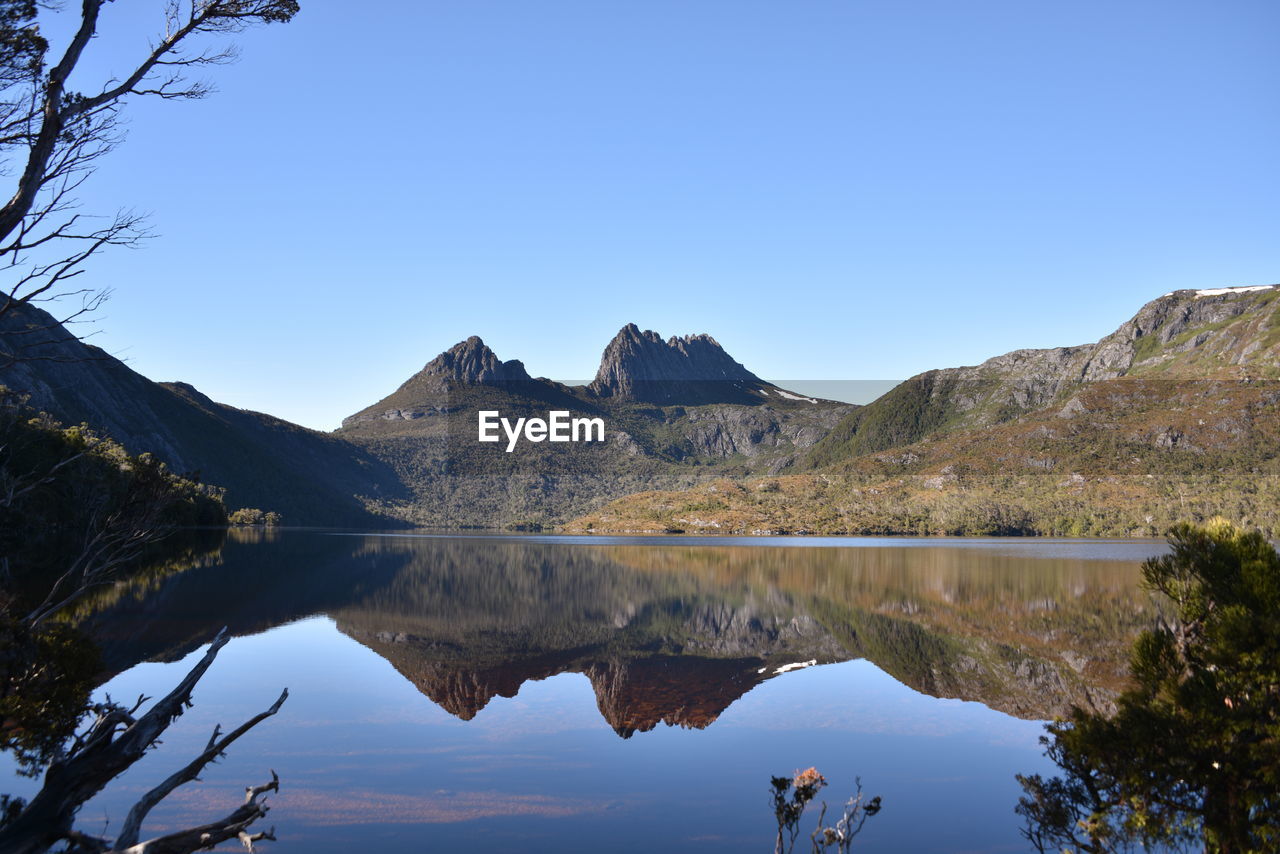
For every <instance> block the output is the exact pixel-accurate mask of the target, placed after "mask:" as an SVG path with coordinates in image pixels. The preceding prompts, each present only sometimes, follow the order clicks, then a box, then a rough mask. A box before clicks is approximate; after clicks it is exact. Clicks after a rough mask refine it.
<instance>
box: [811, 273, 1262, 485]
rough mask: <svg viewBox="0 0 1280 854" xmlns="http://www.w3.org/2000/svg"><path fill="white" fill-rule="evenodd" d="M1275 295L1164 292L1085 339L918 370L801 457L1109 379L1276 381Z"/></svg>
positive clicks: (915, 432)
mask: <svg viewBox="0 0 1280 854" xmlns="http://www.w3.org/2000/svg"><path fill="white" fill-rule="evenodd" d="M1277 298H1280V286H1276V285H1267V286H1258V287H1248V288H1219V289H1212V290H1201V291H1194V290H1181V291H1174V292H1173V293H1169V294H1165V295H1164V296H1162V297H1160V298H1159V299H1156V300H1153V301H1151V302H1149V303H1147V304H1146V305H1145V306H1143V307H1142V309H1141V310H1140V311H1139V312H1138V313H1137V314H1136V315H1135V316H1134V317H1133V318H1132V319H1130V320H1129V321H1127V322H1126V323H1124V324H1122V325H1121V326H1120V328H1118V329H1117V330H1116V331H1115V332H1113V333H1111V334H1110V335H1108V336H1107V337H1105V338H1103V339H1102V340H1101V341H1098V342H1097V343H1095V344H1085V345H1081V346H1076V347H1056V348H1052V349H1045V350H1015V351H1013V352H1012V353H1006V354H1004V355H1002V356H996V357H995V358H992V359H989V360H987V361H986V362H983V363H982V364H981V365H977V366H974V367H963V368H946V369H942V370H933V371H926V372H925V373H923V374H919V375H917V376H914V377H912V378H911V379H909V380H907V381H906V382H904V383H902V384H901V385H899V386H897V387H896V388H894V389H893V390H891V391H890V392H889V393H888V394H885V395H884V396H883V397H881V398H879V399H878V400H876V401H873V402H872V403H870V404H868V405H867V406H865V407H863V408H861V409H859V410H858V411H856V412H854V413H851V414H850V415H849V417H847V418H846V419H845V420H844V421H842V422H841V423H840V424H839V425H837V426H836V427H835V428H834V429H833V430H832V431H831V433H830V434H829V435H828V436H827V437H826V438H825V439H823V440H822V441H821V442H819V443H818V444H817V445H815V446H814V448H813V449H812V451H810V453H809V454H808V455H807V457H806V460H805V462H806V464H807V465H808V466H809V467H814V468H816V467H821V466H826V465H830V464H832V463H835V462H839V461H841V460H846V459H849V458H852V457H856V456H859V455H862V454H868V453H873V452H876V451H882V450H885V449H888V448H892V447H896V446H899V445H907V444H910V443H912V442H916V441H919V440H921V439H924V438H926V437H928V436H932V435H935V434H939V433H943V432H947V431H953V430H962V429H968V428H975V427H988V426H992V425H995V424H1000V423H1004V422H1008V421H1012V420H1013V419H1015V418H1018V417H1019V416H1021V415H1024V414H1026V413H1028V412H1032V411H1035V410H1037V409H1041V408H1043V407H1046V406H1049V405H1051V404H1052V403H1054V402H1055V401H1060V402H1065V400H1066V398H1067V397H1069V396H1070V394H1071V393H1072V392H1073V391H1074V390H1076V389H1079V388H1080V387H1082V386H1083V385H1085V384H1087V383H1094V382H1099V381H1103V380H1109V379H1115V378H1118V377H1144V378H1151V379H1156V378H1159V379H1165V380H1170V381H1181V380H1188V379H1207V378H1234V379H1249V378H1252V379H1258V378H1273V379H1274V378H1280V303H1278V302H1277Z"/></svg>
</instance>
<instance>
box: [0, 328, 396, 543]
mask: <svg viewBox="0 0 1280 854" xmlns="http://www.w3.org/2000/svg"><path fill="white" fill-rule="evenodd" d="M0 366H3V367H0V385H3V386H5V387H7V388H9V389H10V390H12V391H15V392H18V393H19V394H22V395H25V396H26V397H27V398H28V403H29V405H30V406H32V407H33V408H35V409H39V410H43V411H45V412H48V413H49V414H50V415H52V416H53V417H55V418H57V419H58V420H59V421H61V422H63V423H64V424H81V423H84V424H88V425H89V426H90V427H92V428H93V429H94V430H97V431H99V432H101V433H103V434H105V435H108V436H110V437H111V438H113V439H115V440H116V441H118V442H119V443H120V444H122V445H123V446H124V447H125V448H126V449H127V450H129V451H130V452H131V453H135V454H139V453H144V452H147V453H152V454H154V455H155V456H157V457H159V458H160V459H161V460H163V461H164V462H165V463H167V464H168V466H169V467H170V468H171V469H173V470H174V471H176V472H178V473H192V474H195V475H196V476H197V477H198V478H199V479H200V480H202V481H203V482H205V483H211V484H214V485H216V486H220V487H222V488H224V489H225V490H226V496H225V500H226V503H227V507H228V509H229V510H234V509H237V508H240V507H258V508H262V509H266V510H275V511H277V512H279V513H281V514H282V515H283V516H284V519H285V521H286V522H287V523H288V524H298V525H369V524H374V523H376V524H379V525H385V524H387V522H386V521H385V520H382V521H378V520H377V519H376V517H374V516H373V515H371V514H370V513H369V512H368V511H367V510H366V508H365V503H364V500H362V497H368V498H369V499H370V500H373V499H387V498H398V497H400V496H401V495H402V494H403V493H402V492H401V489H400V487H399V484H398V479H397V478H396V476H395V474H394V473H393V472H392V471H391V470H390V469H389V468H388V467H387V466H386V465H385V464H384V463H382V462H380V461H379V460H377V459H376V458H374V457H373V456H371V455H369V454H368V453H367V452H365V451H364V450H362V449H361V448H359V447H357V446H355V445H352V444H350V443H348V442H345V441H343V440H342V439H341V438H340V437H336V436H331V435H327V434H324V433H319V432H316V431H314V430H308V429H306V428H304V427H299V426H298V425H296V424H291V423H289V422H288V421H283V420H281V419H279V418H274V417H272V416H270V415H265V414H263V413H260V412H251V411H249V410H244V409H236V408H235V407H232V406H227V405H226V404H222V403H217V402H215V401H213V400H210V399H209V398H208V397H206V396H205V395H203V394H201V393H200V392H199V391H197V390H196V389H195V388H193V387H192V386H190V385H188V384H186V383H180V382H178V383H157V382H152V381H151V380H149V379H147V378H146V377H144V376H142V375H141V374H139V373H137V372H136V371H134V370H132V369H131V368H129V367H128V366H127V365H125V364H124V363H123V362H121V361H120V360H118V359H116V358H114V357H112V356H111V355H109V354H108V353H106V352H105V351H103V350H101V349H100V348H98V347H94V346H91V345H88V344H85V343H84V342H82V341H80V340H78V339H76V338H75V337H74V336H73V335H71V334H70V333H68V332H67V330H66V329H64V328H63V327H62V326H61V325H59V324H58V323H57V321H55V320H54V318H53V317H52V316H51V315H49V314H48V313H47V312H45V311H43V310H41V309H39V308H37V307H35V306H30V305H21V304H15V305H14V306H13V307H12V308H11V309H10V310H9V311H7V312H5V313H4V314H2V315H0Z"/></svg>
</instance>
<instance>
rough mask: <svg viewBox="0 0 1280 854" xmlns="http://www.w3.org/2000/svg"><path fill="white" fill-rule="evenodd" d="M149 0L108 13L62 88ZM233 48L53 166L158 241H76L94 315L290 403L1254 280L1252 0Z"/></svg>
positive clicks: (474, 2)
mask: <svg viewBox="0 0 1280 854" xmlns="http://www.w3.org/2000/svg"><path fill="white" fill-rule="evenodd" d="M161 7H162V4H161V3H159V2H132V3H128V4H126V3H113V4H110V5H108V6H107V7H106V8H105V10H104V13H103V14H104V18H105V25H104V32H103V35H102V37H101V38H100V39H98V40H97V41H95V43H94V44H93V45H92V46H91V53H90V55H89V57H88V59H87V64H86V66H85V68H84V73H83V74H82V75H81V77H80V78H78V82H79V83H80V85H82V86H84V87H85V88H89V87H91V86H92V84H93V81H94V80H96V79H99V78H101V76H103V75H109V74H112V73H114V74H116V75H121V74H123V73H124V72H125V71H126V70H127V67H128V60H129V59H130V58H131V57H134V56H136V55H137V53H138V52H139V50H140V49H142V48H144V47H145V42H146V37H147V36H149V35H152V34H153V33H155V32H157V31H158V29H159V28H160V26H161V24H162V19H161V11H160V10H161ZM51 32H55V33H56V26H55V27H54V28H53V29H52V30H51ZM236 41H237V42H238V44H239V45H240V47H241V49H242V58H241V59H240V61H239V62H238V63H237V64H235V65H233V66H229V67H225V68H219V69H214V70H213V71H212V72H211V73H210V74H208V79H209V80H210V81H211V82H213V83H214V84H215V85H216V86H217V88H218V90H219V91H218V93H217V94H216V95H214V96H213V97H211V98H210V99H208V100H205V101H201V102H196V103H161V102H156V101H143V100H136V99H135V101H133V102H132V103H130V104H129V107H128V116H129V125H128V130H129V138H128V140H127V142H125V144H124V145H122V146H121V147H120V148H119V149H118V150H116V151H115V152H113V153H112V154H111V155H110V156H109V157H108V158H107V159H106V160H104V161H103V162H102V167H101V169H100V170H99V173H98V174H97V175H96V176H94V178H93V179H92V181H91V183H90V184H89V185H88V186H87V187H86V189H85V192H84V193H83V200H84V203H85V208H86V210H87V211H90V212H99V213H111V212H113V211H115V210H116V209H117V208H120V207H127V208H134V209H137V210H141V211H146V212H149V213H150V215H151V220H150V222H151V225H152V228H153V229H154V231H155V233H156V235H157V237H156V238H155V239H154V240H151V241H148V242H147V243H146V245H145V246H144V247H142V248H141V249H138V250H126V251H117V252H114V253H112V254H109V255H105V256H102V257H101V258H99V259H97V260H95V261H94V262H93V265H92V267H91V270H90V273H89V274H88V276H87V278H88V279H90V281H87V282H86V284H91V285H95V286H98V287H110V288H111V289H113V292H114V295H113V297H112V298H111V300H110V302H109V303H108V304H107V305H106V306H105V307H104V308H103V310H102V311H101V312H100V313H99V317H98V320H97V323H96V329H97V330H98V333H97V335H96V336H95V337H94V338H93V339H91V340H92V341H93V342H94V343H97V344H98V345H99V346H102V347H104V348H105V349H107V350H108V351H109V352H112V353H114V354H116V355H119V356H121V357H123V358H125V359H126V360H127V361H128V362H129V364H130V365H131V366H132V367H133V368H134V369H135V370H138V371H140V372H141V373H143V374H145V375H147V376H149V377H151V378H152V379H157V380H172V379H181V380H184V381H187V382H190V383H192V384H194V385H195V386H196V387H198V388H200V389H201V390H202V391H204V392H205V393H207V394H209V395H210V396H212V397H213V398H215V399H217V400H221V401H224V402H226V403H230V404H233V405H235V406H240V407H246V408H251V409H257V410H262V411H266V412H270V413H272V414H275V415H278V416H281V417H284V418H288V419H290V420H293V421H297V422H299V423H302V424H306V425H308V426H312V427H316V428H320V429H331V428H333V427H335V426H337V424H338V423H339V422H340V420H341V418H342V417H343V416H345V415H348V414H350V413H352V412H355V411H357V410H359V409H361V408H363V407H364V406H367V405H368V404H370V403H372V402H374V401H375V400H377V399H379V398H381V397H382V396H384V395H386V394H387V393H389V392H390V391H392V390H393V389H394V388H395V387H396V386H398V385H399V384H400V383H401V382H402V381H403V380H404V379H406V378H407V377H408V376H409V375H410V374H411V373H413V372H414V371H416V370H417V369H419V368H420V367H421V366H422V365H423V364H424V363H425V362H427V361H428V360H429V359H431V358H432V357H433V356H434V355H436V354H437V353H439V352H440V351H442V350H444V349H446V348H447V347H449V346H451V345H452V344H454V343H455V342H457V341H459V340H461V339H463V338H466V337H467V336H469V335H473V334H475V335H480V336H481V337H483V338H484V339H485V341H486V342H487V343H489V344H490V346H492V347H493V348H494V349H495V350H496V351H497V353H498V355H499V356H500V357H502V358H504V359H510V358H519V359H522V360H523V361H524V362H525V364H526V366H527V367H528V369H529V371H530V372H531V373H532V374H534V375H535V376H538V375H542V376H550V377H554V378H586V377H590V376H591V375H592V374H593V373H594V372H595V368H596V366H597V364H598V361H599V357H600V352H601V350H602V349H603V348H604V345H605V344H606V343H607V342H608V340H609V339H610V338H611V337H612V336H613V334H614V333H616V332H617V330H618V329H619V328H620V327H621V326H623V325H624V324H625V323H628V322H635V323H637V324H639V325H640V326H641V327H642V328H652V329H655V330H657V331H659V332H661V333H662V334H663V335H672V334H687V333H692V332H708V333H710V334H712V335H714V336H715V337H716V338H717V339H718V340H719V341H720V342H721V343H722V344H723V345H724V346H725V348H726V349H727V350H728V351H729V352H730V353H731V354H733V355H734V356H735V357H736V358H737V359H738V360H739V361H741V362H743V363H744V364H746V365H747V367H749V368H750V369H752V370H753V371H755V372H756V373H757V374H760V375H761V376H764V377H766V378H769V379H793V380H794V379H811V380H867V379H872V380H882V379H901V378H905V377H907V376H909V375H911V374H914V373H917V372H919V371H922V370H926V369H929V368H933V367H946V366H951V365H958V364H973V363H975V362H978V361H981V360H982V359H985V358H987V357H989V356H992V355H996V354H998V353H1001V352H1004V351H1007V350H1011V349H1015V348H1019V347H1048V346H1058V345H1065V344H1078V343H1083V342H1086V341H1090V340H1095V339H1097V338H1099V337H1101V336H1102V335H1104V334H1106V333H1107V332H1109V331H1111V330H1112V329H1114V328H1115V327H1116V326H1117V325H1118V324H1119V323H1121V322H1122V321H1124V320H1125V319H1127V318H1128V317H1130V316H1131V315H1132V314H1133V313H1134V312H1136V311H1137V309H1138V308H1139V307H1140V306H1141V305H1142V304H1143V303H1144V302H1146V301H1148V300H1150V299H1152V298H1155V297H1157V296H1159V295H1160V294H1162V293H1165V292H1167V291H1170V290H1174V289H1177V288H1208V287H1221V286H1226V285H1250V284H1265V283H1272V282H1276V281H1280V242H1278V241H1277V235H1278V234H1280V208H1278V204H1280V202H1278V200H1280V167H1278V166H1277V162H1278V159H1277V157H1276V146H1275V141H1276V140H1277V139H1280V98H1277V97H1276V93H1277V91H1280V52H1278V51H1276V50H1275V45H1276V44H1277V42H1278V41H1280V4H1276V3H1275V2H1272V0H1263V1H1261V2H1245V1H1244V0H1219V2H1214V3H1204V2H1198V0H1197V2H1184V1H1183V0H1151V2H1145V1H1144V0H1126V2H1115V0H1105V2H1094V0H1071V2H1053V0H1046V2H1037V3H1027V2H1025V1H1024V0H1007V2H1002V1H1001V0H972V2H965V3H956V2H951V0H935V1H933V2H926V0H876V1H874V2H873V1H872V0H808V2H805V3H781V2H776V0H773V1H772V2H761V0H698V2H688V0H643V2H639V0H635V1H634V2H632V1H631V0H620V2H608V3H601V2H599V1H598V0H573V2H569V0H542V2H538V3H529V2H525V0H465V2H463V0H454V2H434V0H433V1H432V2H391V0H381V2H379V1H378V0H370V2H366V3H360V4H352V3H343V2H338V0H302V11H301V13H300V14H299V15H298V16H297V18H296V20H295V21H294V22H293V23H290V24H288V25H285V26H272V27H269V28H265V29H260V30H255V31H252V32H250V33H247V34H245V35H242V36H239V37H237V38H236Z"/></svg>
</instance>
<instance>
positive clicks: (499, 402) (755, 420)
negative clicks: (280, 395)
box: [339, 324, 856, 527]
mask: <svg viewBox="0 0 1280 854" xmlns="http://www.w3.org/2000/svg"><path fill="white" fill-rule="evenodd" d="M855 408H856V407H854V406H851V405H849V404H843V403H838V402H835V401H828V400H819V399H817V398H810V397H806V396H804V395H799V394H795V393H793V392H789V391H786V390H785V389H781V388H778V387H777V386H775V385H773V384H771V383H768V382H766V381H764V380H762V379H760V378H759V377H757V376H756V375H755V374H753V373H751V372H750V371H748V370H747V369H746V368H745V367H743V366H742V365H741V364H740V363H738V362H737V361H736V360H734V359H733V358H732V357H731V356H730V355H729V354H728V353H726V352H725V351H724V349H723V348H722V347H721V346H720V345H719V344H718V343H717V342H716V341H715V339H713V338H711V337H710V336H708V335H690V336H686V337H679V338H678V337H672V338H669V339H666V340H663V338H662V337H661V336H659V335H658V334H657V333H655V332H652V331H644V332H642V331H641V330H640V329H639V328H638V327H636V326H635V325H634V324H628V325H627V326H625V327H623V328H622V330H621V331H619V332H618V334H617V335H616V336H615V337H614V338H613V340H612V341H610V343H609V344H608V346H607V347H606V348H605V351H604V354H603V355H602V357H601V360H600V367H599V370H598V371H597V373H596V378H595V380H593V381H592V382H591V383H590V384H588V385H585V386H568V385H564V384H562V383H558V382H554V381H552V380H549V379H546V378H545V377H538V378H534V377H531V376H530V375H529V373H528V372H527V371H526V370H525V367H524V364H523V363H521V362H520V361H517V360H509V361H504V360H503V359H501V358H499V357H498V355H497V354H496V353H494V352H493V350H491V349H490V348H489V347H488V346H487V345H486V344H485V343H484V342H483V341H482V340H481V339H480V338H478V337H472V338H468V339H467V340H466V341H462V342H459V343H458V344H456V345H454V346H453V347H451V348H450V349H448V350H446V351H445V352H443V353H441V354H440V355H438V356H436V357H435V358H434V359H432V360H431V361H430V362H428V363H427V364H426V365H425V366H424V367H423V368H422V370H420V371H418V372H417V373H415V374H414V375H413V376H411V377H410V378H409V379H408V380H406V381H405V382H404V383H403V384H402V385H401V386H400V387H399V388H398V389H396V390H395V391H393V392H392V393H391V394H389V395H387V396H386V397H384V398H383V399H381V400H379V401H378V402H377V403H374V404H372V405H371V406H368V407H365V408H364V409H362V410H360V411H359V412H356V413H355V414H353V415H351V416H349V417H348V418H346V419H344V420H343V423H342V428H341V430H340V431H339V435H341V436H342V437H343V438H344V439H346V440H348V441H350V442H353V443H355V444H358V445H360V446H361V447H362V448H364V449H365V450H366V451H367V452H368V453H369V454H371V455H373V456H374V457H376V458H378V459H380V460H382V461H383V462H385V463H386V464H387V465H388V466H389V467H390V468H392V469H393V470H394V471H395V472H396V474H397V475H398V476H399V477H400V479H401V481H402V482H403V483H404V484H405V485H406V487H407V488H408V489H410V490H411V491H412V496H411V497H410V498H408V499H406V500H403V501H398V502H393V501H389V502H384V503H382V504H381V505H380V508H381V509H382V511H383V512H385V513H387V514H389V515H392V516H395V517H397V518H401V519H405V520H408V521H412V522H415V523H417V524H426V525H464V526H482V527H483V526H510V525H525V526H531V525H532V526H537V525H545V524H548V523H554V522H556V521H560V520H563V519H567V518H570V517H572V516H574V515H577V514H578V513H581V512H584V511H585V510H587V509H590V508H591V507H594V506H596V505H598V504H600V503H601V502H603V501H605V500H608V499H610V498H614V497H617V496H620V495H626V494H628V493H631V492H636V491H638V490H640V489H645V488H652V487H653V486H655V485H661V486H665V487H669V488H678V487H684V486H690V485H693V484H695V483H699V482H701V481H704V480H706V479H707V478H709V477H714V476H717V475H724V474H726V473H728V474H734V475H746V474H750V473H754V472H766V471H772V470H778V469H781V468H785V467H787V466H791V465H794V464H795V462H796V460H797V459H798V458H799V455H800V454H802V453H803V452H804V451H805V450H806V449H807V448H809V447H810V446H812V445H813V444H814V443H816V442H817V441H819V440H820V439H821V438H822V437H823V436H824V435H826V433H827V431H828V430H830V429H831V427H832V426H834V425H835V424H836V423H837V422H838V421H839V420H840V419H841V418H842V417H844V416H845V415H846V414H847V413H849V412H851V411H853V410H854V409H855ZM482 411H493V412H498V413H499V414H500V416H501V417H503V418H506V419H508V420H509V422H510V423H513V424H514V423H515V422H516V421H517V419H521V418H523V419H547V418H548V417H549V416H548V413H549V412H551V411H565V412H568V413H570V417H572V418H583V419H600V422H601V423H602V424H603V439H602V440H601V441H581V442H560V443H555V442H551V441H530V440H525V439H517V440H515V441H514V442H513V441H511V440H509V439H508V437H506V436H505V435H503V434H498V433H496V432H495V436H496V437H497V438H498V439H499V441H494V442H489V443H484V442H480V441H479V438H478V430H479V423H478V420H479V413H480V412H482ZM495 431H496V428H495ZM593 438H599V437H593Z"/></svg>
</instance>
